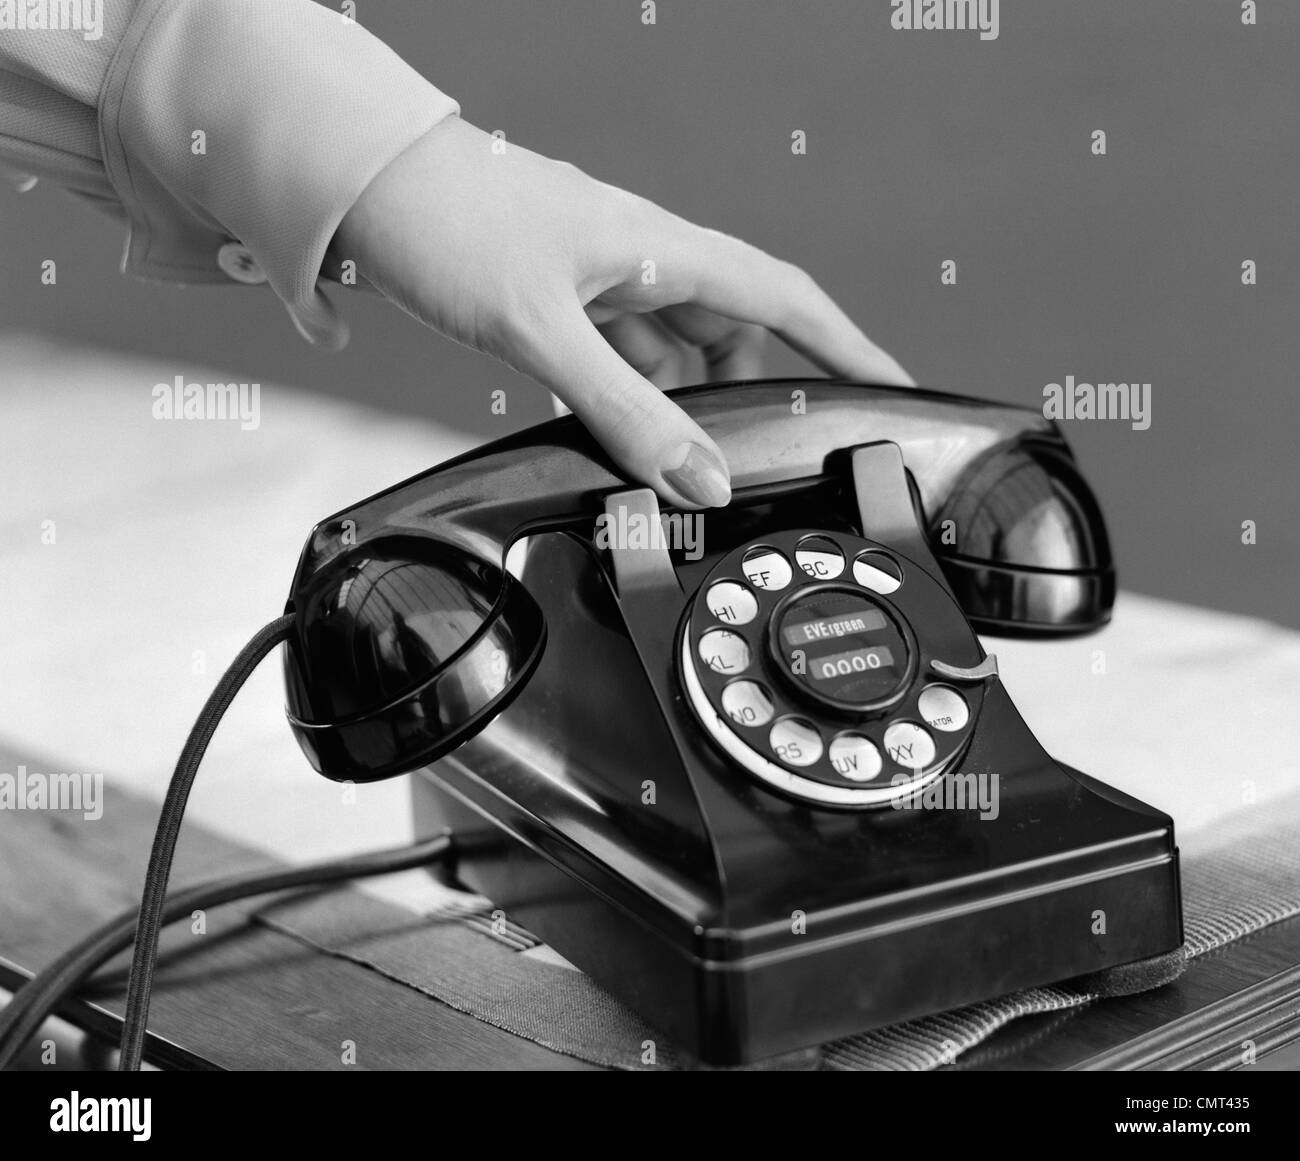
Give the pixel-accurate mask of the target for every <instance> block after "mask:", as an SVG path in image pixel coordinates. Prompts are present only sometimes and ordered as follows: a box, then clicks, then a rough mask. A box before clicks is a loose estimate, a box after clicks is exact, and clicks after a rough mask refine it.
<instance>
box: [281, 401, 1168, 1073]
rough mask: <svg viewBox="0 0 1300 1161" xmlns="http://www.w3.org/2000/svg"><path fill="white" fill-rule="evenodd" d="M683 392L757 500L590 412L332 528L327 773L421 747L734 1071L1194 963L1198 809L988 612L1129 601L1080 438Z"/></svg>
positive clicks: (472, 856) (973, 407) (1077, 622)
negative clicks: (1003, 646) (1058, 729)
mask: <svg viewBox="0 0 1300 1161" xmlns="http://www.w3.org/2000/svg"><path fill="white" fill-rule="evenodd" d="M673 399H674V400H675V401H676V402H677V403H678V404H680V405H681V406H682V407H683V408H684V409H685V410H686V411H687V412H688V413H689V414H690V415H691V416H692V417H693V418H694V419H695V420H696V421H697V422H698V423H699V424H700V425H701V426H702V427H703V428H704V430H705V431H706V432H708V433H709V435H711V436H712V437H713V439H714V440H716V441H717V444H718V446H719V447H720V448H721V449H722V451H723V453H724V455H725V456H726V458H727V462H728V464H729V465H730V467H731V472H732V483H733V498H732V501H731V503H730V504H729V505H728V507H726V508H725V509H719V510H711V511H707V512H705V513H703V514H691V513H685V512H676V511H672V510H665V509H663V508H661V507H660V505H659V503H658V502H657V500H656V498H655V496H654V494H653V493H652V492H651V491H649V490H648V489H645V488H639V487H633V486H631V485H630V484H629V483H628V481H627V480H626V479H624V478H623V477H622V476H620V474H619V473H618V471H617V470H616V469H615V468H614V467H613V466H612V464H611V463H610V461H609V460H608V459H607V457H606V456H605V455H604V454H603V453H602V452H601V451H600V449H599V448H598V446H597V445H596V444H595V442H594V441H593V440H592V438H591V437H590V436H589V435H588V434H587V432H586V431H585V430H584V429H583V428H582V427H581V426H580V425H579V423H578V422H577V420H576V419H573V418H566V419H559V420H555V421H553V422H550V423H546V424H543V425H541V426H539V427H536V428H533V429H531V430H528V431H525V432H521V433H520V434H518V435H515V436H512V437H510V438H507V439H504V440H501V441H499V442H497V443H494V444H491V445H489V446H487V447H485V448H482V449H480V450H478V451H475V452H472V453H470V454H469V455H465V456H462V457H460V458H459V459H455V460H452V461H451V462H449V463H447V464H444V465H443V466H441V467H439V468H435V469H433V470H432V471H429V472H426V473H425V474H423V475H420V476H417V477H415V478H414V479H411V480H408V481H406V482H405V483H402V484H399V485H397V486H396V487H394V488H391V489H390V490H388V491H386V492H383V493H381V494H379V495H377V496H374V497H372V498H371V499H369V500H366V501H364V502H363V503H360V504H358V505H356V506H355V507H353V508H351V509H348V510H347V511H345V512H340V513H339V514H337V515H336V516H333V517H331V518H329V519H328V520H326V521H324V522H323V523H322V524H320V525H319V526H318V527H317V528H316V529H315V530H314V531H313V533H312V535H311V538H310V540H309V541H308V543H307V546H306V548H305V550H304V552H303V555H302V559H301V562H300V564H299V567H298V572H297V576H296V577H295V580H294V583H293V591H292V595H291V598H290V602H289V610H288V611H289V612H290V613H292V614H293V616H294V624H293V629H292V635H291V638H290V647H289V649H288V650H287V651H286V654H285V656H286V677H287V683H288V709H289V715H290V721H291V724H292V727H293V730H294V732H295V734H296V735H297V737H298V740H299V742H300V744H301V745H302V748H303V750H304V751H305V753H306V754H307V757H308V758H309V760H310V761H311V763H312V765H313V766H314V767H315V768H316V769H317V770H319V771H320V772H321V773H322V774H324V775H326V776H327V777H330V778H334V779H338V780H354V781H358V782H361V781H373V780H375V779H381V778H387V777H390V776H393V775H397V774H403V773H409V772H414V773H415V774H416V777H415V779H414V787H415V790H414V800H415V813H416V820H417V825H418V827H419V828H420V829H421V830H426V831H428V832H432V831H435V830H438V829H440V828H447V827H449V828H451V829H452V831H453V832H454V833H455V836H456V845H455V849H456V852H457V856H456V863H455V865H454V868H453V871H454V875H455V878H456V881H457V882H459V883H460V884H462V885H465V886H468V887H470V888H472V889H474V890H477V891H479V892H482V893H483V894H485V895H487V896H488V897H490V898H491V899H492V900H493V901H494V903H496V904H497V905H498V906H500V907H503V908H505V909H506V910H507V911H508V912H509V913H510V915H511V917H512V919H514V920H515V921H517V922H518V923H520V924H521V925H522V926H524V927H526V928H528V929H530V930H532V931H533V932H535V933H536V934H537V935H538V936H539V937H540V938H542V939H544V940H546V941H547V942H548V943H549V944H551V945H552V946H553V947H554V948H556V949H557V950H558V951H559V952H560V953H561V954H563V955H564V956H566V957H567V958H568V959H570V960H571V961H572V962H573V963H574V964H576V965H577V966H578V967H580V968H582V969H583V970H585V971H587V972H589V973H590V974H591V975H592V976H593V977H594V978H595V979H596V980H597V981H598V982H599V983H600V984H602V985H603V986H604V987H606V988H607V989H608V990H609V991H611V992H612V993H614V994H615V995H617V996H619V997H621V998H622V999H623V1000H625V1001H626V1002H627V1003H628V1004H630V1005H631V1006H633V1007H634V1008H636V1009H637V1010H639V1011H640V1012H641V1013H642V1014H643V1015H644V1016H645V1017H646V1018H647V1019H648V1020H650V1021H651V1022H652V1023H653V1024H655V1025H657V1026H659V1027H661V1028H662V1029H663V1030H664V1031H665V1032H666V1033H668V1034H669V1035H671V1036H672V1037H673V1038H675V1040H676V1041H677V1042H678V1043H679V1044H680V1045H681V1046H682V1047H683V1048H685V1049H686V1050H688V1051H690V1052H694V1053H695V1054H697V1055H698V1056H699V1057H700V1058H701V1059H703V1060H706V1061H709V1062H714V1063H742V1062H747V1061H752V1060H755V1059H758V1058H761V1057H766V1056H770V1055H774V1054H777V1053H781V1052H784V1051H787V1050H792V1049H795V1048H799V1047H801V1046H805V1045H811V1044H815V1043H819V1042H823V1041H826V1040H829V1039H832V1038H834V1037H838V1036H843V1035H846V1034H850V1033H853V1032H858V1031H862V1030H864V1029H868V1028H871V1027H874V1026H878V1025H881V1024H885V1023H890V1022H894V1021H898V1020H902V1019H907V1018H910V1017H914V1016H918V1015H922V1014H925V1013H927V1012H934V1011H938V1010H942V1009H946V1008H951V1007H954V1006H957V1005H961V1004H966V1003H970V1002H973V1001H977V1000H981V999H987V998H990V997H993V996H997V995H1001V994H1003V993H1006V992H1009V991H1012V990H1014V989H1017V988H1022V987H1027V986H1031V985H1036V984H1044V983H1048V982H1053V981H1060V980H1065V979H1070V978H1074V977H1079V976H1084V975H1090V974H1094V973H1112V974H1114V973H1115V972H1116V970H1117V969H1119V968H1120V965H1130V967H1131V966H1132V965H1134V964H1139V965H1140V964H1152V963H1158V962H1160V961H1161V958H1162V957H1165V958H1167V957H1169V955H1170V953H1173V952H1176V950H1177V949H1178V948H1179V947H1180V945H1181V942H1182V917H1181V910H1180V906H1179V888H1178V853H1177V848H1176V846H1175V843H1174V833H1173V823H1172V821H1171V819H1170V818H1169V817H1168V816H1167V815H1165V814H1163V813H1161V812H1160V811H1157V810H1155V809H1153V808H1151V807H1149V806H1147V805H1145V804H1143V803H1142V802H1139V801H1137V800H1136V799H1133V798H1130V797H1129V796H1127V795H1125V794H1121V793H1119V792H1118V791H1116V790H1113V789H1111V788H1110V787H1108V786H1106V785H1104V784H1103V783H1101V782H1098V781H1096V780H1094V779H1092V778H1089V777H1087V776H1086V775H1083V774H1081V773H1079V772H1078V771H1076V770H1072V769H1070V768H1068V767H1066V766H1062V765H1061V764H1060V763H1058V762H1055V761H1053V760H1052V759H1051V758H1050V757H1049V756H1048V755H1047V754H1046V753H1045V752H1044V751H1043V749H1042V748H1041V746H1040V745H1039V744H1038V742H1037V741H1036V740H1035V738H1034V736H1033V734H1032V733H1031V732H1030V730H1029V729H1028V727H1027V726H1026V725H1025V723H1024V721H1023V720H1022V719H1021V717H1020V715H1019V714H1018V713H1017V711H1016V708H1015V706H1014V705H1013V704H1012V702H1011V699H1010V697H1009V696H1008V695H1007V692H1006V689H1005V688H1004V687H1003V685H1002V683H1001V681H1000V680H999V677H998V669H997V663H996V659H995V658H994V657H993V656H991V655H987V654H986V653H985V652H984V650H983V648H982V647H981V645H980V641H979V638H978V637H977V636H976V631H977V630H978V631H981V632H985V633H990V634H1016V635H1033V636H1044V637H1048V636H1059V635H1064V634H1072V633H1082V632H1087V631H1089V630H1092V629H1095V628H1097V627H1099V626H1101V625H1103V624H1104V623H1105V622H1106V621H1107V620H1108V619H1109V615H1110V608H1111V604H1112V601H1113V598H1114V590H1115V578H1114V570H1113V568H1112V565H1111V560H1110V550H1109V546H1108V543H1107V539H1106V533H1105V528H1104V525H1103V521H1102V518H1101V514H1100V512H1099V510H1098V507H1097V504H1096V502H1095V500H1094V499H1093V497H1092V494H1091V492H1090V490H1089V488H1088V486H1087V484H1086V483H1085V482H1084V480H1083V478H1082V477H1081V476H1080V474H1079V472H1078V469H1077V468H1076V466H1075V463H1074V460H1073V458H1072V456H1071V454H1070V452H1069V449H1068V448H1067V446H1066V444H1065V442H1064V440H1063V439H1062V438H1061V436H1060V434H1059V432H1058V431H1057V429H1056V427H1055V426H1054V425H1053V424H1051V423H1049V422H1048V421H1046V420H1044V419H1043V418H1042V417H1041V416H1039V415H1037V414H1036V413H1034V412H1031V411H1027V410H1023V409H1019V408H1013V407H1007V406H1002V405H997V404H992V403H986V402H980V401H976V400H971V399H964V398H959V397H956V396H951V395H943V394H938V393H935V392H928V391H913V390H901V389H887V388H879V387H869V386H863V385H858V384H852V383H842V382H827V381H802V380H797V381H796V380H786V381H768V382H759V383H742V384H732V385H723V386H710V387H703V388H693V389H689V390H685V391H679V392H674V393H673ZM524 538H527V539H526V551H525V552H524V553H523V556H522V563H520V561H519V560H517V559H516V558H517V557H518V556H519V555H520V554H519V552H518V550H517V549H516V551H515V552H514V553H512V554H511V561H510V567H508V566H507V553H508V552H509V551H510V550H511V549H512V546H515V545H516V544H517V542H523V541H524ZM1061 712H1062V713H1071V712H1074V711H1073V710H1072V709H1071V708H1070V707H1069V706H1063V707H1061ZM1099 728H1101V724H1100V723H1099ZM1137 978H1141V979H1142V980H1143V982H1144V983H1145V984H1147V985H1149V984H1150V983H1151V981H1152V975H1151V972H1150V971H1145V972H1144V971H1139V972H1138V977H1137Z"/></svg>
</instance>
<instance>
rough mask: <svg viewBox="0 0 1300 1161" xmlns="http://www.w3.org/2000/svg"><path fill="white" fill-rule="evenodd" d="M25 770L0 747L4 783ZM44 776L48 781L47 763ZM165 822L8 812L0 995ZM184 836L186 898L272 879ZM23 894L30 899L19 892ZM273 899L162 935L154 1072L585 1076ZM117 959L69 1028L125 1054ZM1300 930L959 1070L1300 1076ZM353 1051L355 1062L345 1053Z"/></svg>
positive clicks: (93, 913) (136, 804)
mask: <svg viewBox="0 0 1300 1161" xmlns="http://www.w3.org/2000/svg"><path fill="white" fill-rule="evenodd" d="M20 761H22V759H20V758H17V757H16V756H15V755H14V754H12V753H11V752H7V751H6V750H5V749H4V748H3V747H0V769H7V770H13V769H14V768H15V767H16V766H17V765H18V763H19V762H20ZM46 768H47V769H53V768H55V767H54V765H53V764H48V765H47V766H46ZM156 817H157V807H156V806H155V805H154V804H153V803H151V802H148V801H145V800H143V799H139V798H135V797H132V796H129V795H125V794H122V793H121V792H117V791H114V790H112V789H111V788H106V790H105V810H104V813H103V817H102V818H100V819H99V820H97V821H95V822H90V823H88V822H84V821H83V820H82V818H81V816H80V815H72V816H69V815H64V814H58V813H52V812H35V813H31V812H14V811H0V882H2V883H4V884H5V890H4V892H3V894H2V895H0V986H3V987H5V988H8V989H11V990H12V989H13V988H14V987H16V986H17V985H18V984H20V983H21V982H22V980H23V979H24V978H26V973H28V972H30V971H32V970H34V969H37V968H39V967H40V966H41V965H43V964H45V963H46V962H48V961H49V960H50V959H51V958H53V957H54V956H55V955H56V954H57V953H58V952H60V951H61V950H62V949H63V948H64V947H66V946H67V945H68V944H70V943H71V942H73V941H74V940H76V939H77V938H79V937H80V936H81V935H82V934H84V933H85V932H86V931H88V930H89V929H91V928H92V927H94V926H96V925H97V924H99V923H101V922H103V921H104V920H105V919H106V918H108V917H109V916H111V915H113V914H115V913H117V912H118V911H120V910H123V909H125V908H126V907H128V906H134V905H135V903H136V901H137V896H138V893H139V888H140V880H141V877H142V873H143V866H144V862H145V858H146V855H147V852H148V848H149V843H150V840H151V838H152V834H153V828H154V824H155V822H156ZM266 865H267V859H266V856H265V855H262V854H259V853H256V852H252V851H250V850H248V849H246V848H243V847H240V846H238V845H237V844H234V843H232V842H230V841H228V840H226V839H224V838H221V837H219V836H217V835H214V834H212V833H211V832H209V831H207V830H205V829H204V828H202V827H201V826H197V825H192V824H191V825H187V826H186V828H185V830H184V832H183V834H182V839H181V842H180V847H179V850H178V854H177V861H176V867H175V871H174V875H173V882H174V883H175V884H177V885H180V884H186V883H190V882H195V881H198V880H200V879H207V878H213V877H216V876H220V875H223V874H228V873H231V872H234V871H247V870H251V869H254V868H257V867H259V866H266ZM15 885H20V888H19V889H15ZM265 902H266V899H265V897H263V898H262V899H259V900H255V901H250V902H247V903H237V904H231V905H229V906H227V907H223V908H220V909H217V910H215V911H213V912H211V913H210V914H209V915H208V917H207V925H208V926H207V934H206V935H203V936H195V935H193V934H192V933H191V932H190V931H189V927H188V925H187V924H179V925H177V927H176V928H173V929H170V930H169V931H168V932H166V933H165V935H164V939H163V959H162V961H161V966H160V970H159V973H158V977H157V983H156V986H155V992H154V1000H153V1007H152V1013H151V1021H150V1024H151V1028H152V1029H153V1032H154V1035H153V1037H152V1040H151V1043H150V1048H149V1059H150V1060H151V1061H152V1062H154V1063H156V1064H158V1065H161V1066H163V1067H169V1068H223V1069H341V1068H344V1067H351V1068H363V1069H427V1070H443V1069H455V1070H462V1069H523V1070H531V1069H590V1068H593V1067H594V1066H592V1065H589V1064H586V1063H584V1062H582V1061H579V1060H575V1059H573V1058H572V1057H568V1056H563V1055H560V1054H558V1053H555V1052H551V1051H550V1050H548V1049H546V1048H543V1047H541V1046H540V1045H537V1044H534V1043H532V1042H531V1041H528V1040H524V1039H521V1038H519V1037H517V1036H514V1035H511V1034H510V1033H508V1032H504V1031H502V1030H500V1029H498V1028H495V1027H493V1026H492V1025H489V1024H485V1023H483V1022H481V1021H479V1020H476V1019H474V1018H473V1017H471V1016H468V1015H465V1014H463V1013H461V1012H458V1011H455V1010H454V1009H452V1008H450V1007H448V1006H446V1005H445V1004H441V1003H439V1002H437V1001H435V1000H431V999H430V998H429V997H428V996H427V995H425V994H423V993H422V992H419V991H417V990H415V989H414V988H411V987H408V986H406V985H404V984H401V983H397V982H395V981H393V980H390V979H388V978H387V977H385V976H382V975H380V974H379V973H377V972H374V971H371V970H368V969H367V968H364V967H362V966H360V965H358V964H355V963H352V962H350V961H348V960H345V959H341V958H339V957H336V956H331V955H328V954H325V953H323V952H321V951H319V950H317V949H315V948H314V947H311V946H308V945H307V944H304V943H302V942H299V941H298V940H296V939H294V938H292V937H290V936H287V935H285V934H282V933H281V932H278V931H273V930H271V929H269V928H267V927H265V926H263V925H260V924H257V923H254V922H250V921H249V919H248V916H249V913H250V911H251V910H253V909H254V908H255V907H257V906H261V905H263V904H264V903H265ZM124 964H125V957H123V958H122V959H121V960H119V961H118V962H117V963H116V964H115V965H114V966H113V967H112V968H110V969H109V971H108V978H107V981H106V986H105V987H103V988H97V989H96V992H95V995H94V997H93V999H89V1000H85V1001H79V1002H77V1003H76V1004H74V1005H73V1006H72V1007H71V1008H70V1009H69V1010H68V1011H67V1012H66V1013H65V1015H66V1016H67V1018H68V1019H69V1020H71V1021H72V1022H73V1023H75V1024H77V1025H79V1026H80V1027H83V1028H85V1029H87V1030H88V1031H90V1032H92V1033H95V1034H98V1035H99V1036H102V1037H105V1038H107V1039H109V1040H115V1039H116V1037H117V1032H118V1022H119V1017H120V1012H121V1007H122V1005H121V999H122V992H123V990H124V984H125V968H124ZM1297 965H1300V920H1292V921H1289V922H1285V923H1280V924H1276V925H1274V926H1273V927H1271V928H1268V929H1266V930H1264V931H1262V932H1260V933H1258V934H1256V935H1254V936H1252V937H1249V938H1247V939H1244V940H1241V941H1239V942H1237V943H1235V944H1233V945H1230V946H1229V947H1227V948H1224V949H1222V950H1220V951H1218V952H1214V953H1211V954H1209V955H1206V956H1204V957H1202V958H1201V959H1199V960H1197V961H1194V962H1193V963H1192V965H1191V966H1190V967H1189V969H1188V971H1187V972H1186V974H1185V975H1184V976H1183V977H1182V979H1180V980H1179V981H1178V982H1177V983H1175V984H1173V985H1171V986H1169V987H1166V988H1163V989H1160V990H1159V991H1157V992H1153V993H1147V994H1144V995H1140V996H1134V997H1129V998H1126V999H1121V1000H1111V1001H1107V1002H1104V1003H1098V1004H1093V1005H1091V1006H1089V1007H1087V1008H1083V1009H1079V1010H1075V1011H1072V1012H1065V1013H1056V1014H1052V1015H1046V1016H1036V1017H1030V1018H1026V1019H1021V1020H1018V1021H1016V1022H1014V1023H1013V1024H1011V1025H1010V1026H1008V1027H1007V1028H1006V1029H1004V1030H1003V1031H1001V1032H1000V1033H998V1034H996V1035H995V1036H993V1037H991V1038H990V1039H989V1040H988V1041H986V1042H985V1043H984V1044H983V1045H981V1046H980V1047H979V1048H977V1049H975V1050H974V1051H972V1052H969V1053H967V1054H966V1055H965V1056H963V1057H962V1058H961V1059H960V1060H959V1061H958V1062H957V1063H956V1064H955V1065H954V1066H953V1067H955V1068H957V1069H960V1070H969V1069H1026V1068H1029V1069H1062V1068H1206V1067H1210V1068H1223V1067H1234V1066H1236V1065H1237V1064H1238V1063H1239V1054H1240V1052H1241V1044H1242V1042H1243V1041H1245V1040H1253V1041H1254V1042H1255V1044H1256V1045H1257V1052H1258V1056H1259V1063H1258V1064H1257V1065H1256V1067H1260V1068H1266V1069H1273V1068H1285V1067H1291V1068H1294V1067H1300V966H1297ZM345 1040H352V1041H354V1042H355V1043H356V1045H357V1050H356V1063H355V1064H353V1065H347V1066H345V1065H344V1064H343V1063H342V1061H341V1059H340V1055H341V1054H340V1045H341V1044H342V1042H343V1041H345Z"/></svg>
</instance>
